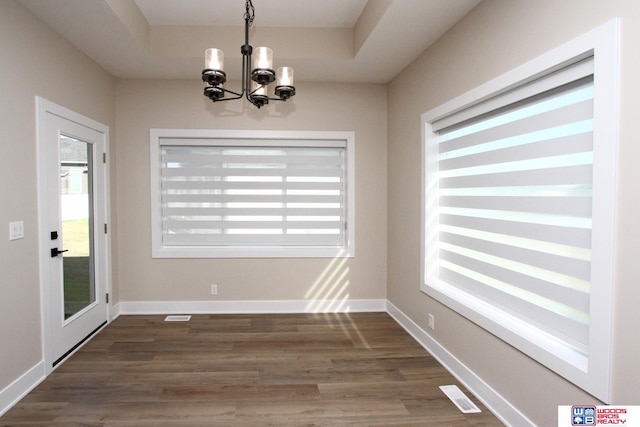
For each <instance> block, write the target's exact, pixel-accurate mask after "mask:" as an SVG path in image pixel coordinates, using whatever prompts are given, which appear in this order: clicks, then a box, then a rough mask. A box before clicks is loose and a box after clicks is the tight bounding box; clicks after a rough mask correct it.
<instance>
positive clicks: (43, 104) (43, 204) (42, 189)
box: [36, 96, 112, 375]
mask: <svg viewBox="0 0 640 427" xmlns="http://www.w3.org/2000/svg"><path fill="white" fill-rule="evenodd" d="M47 114H53V115H56V116H59V117H62V118H64V119H66V120H69V121H72V122H75V123H77V124H79V125H82V126H85V127H88V128H91V129H93V130H95V131H96V132H99V133H101V134H103V135H104V142H105V144H104V150H105V158H106V159H109V158H110V157H109V127H108V126H106V125H104V124H102V123H99V122H97V121H95V120H93V119H91V118H89V117H86V116H83V115H82V114H79V113H76V112H74V111H72V110H69V109H67V108H65V107H62V106H60V105H58V104H55V103H53V102H51V101H48V100H46V99H44V98H41V97H38V96H37V97H36V137H37V138H36V139H37V170H38V230H39V232H38V235H39V238H38V244H39V256H38V266H39V273H40V321H41V324H42V357H43V361H44V364H45V375H49V374H50V373H51V372H52V371H53V369H54V368H53V366H52V364H53V362H54V361H55V358H54V356H53V355H52V351H51V349H52V345H51V343H50V341H51V337H52V334H51V324H50V323H51V322H50V312H51V296H50V286H51V283H50V278H49V274H48V273H49V268H48V264H47V263H48V259H47V257H46V253H47V251H48V250H49V247H50V246H51V240H50V230H49V224H48V220H47V217H48V213H47V211H46V208H47V191H46V188H47V185H46V184H47V179H48V177H47V175H46V173H45V172H46V170H47V168H46V160H47V158H46V150H45V149H44V145H43V144H44V143H45V141H46V133H45V128H46V127H45V126H44V120H45V117H46V116H47ZM102 170H103V172H102V174H103V175H102V176H101V179H102V180H103V183H104V196H103V197H101V198H99V199H97V200H96V201H95V203H96V205H99V209H101V210H103V212H104V221H105V223H106V224H110V223H111V218H110V205H111V204H110V188H109V168H108V166H105V167H104V168H102ZM109 231H110V230H109ZM103 242H104V243H103V247H102V248H101V249H102V250H103V253H104V269H102V270H104V271H102V272H101V274H102V279H103V280H104V284H105V290H106V292H107V293H108V294H109V295H111V292H112V290H111V233H110V232H109V233H107V234H106V235H105V236H104V239H103ZM96 274H98V272H96ZM99 297H100V298H104V296H102V295H100V296H99ZM111 304H112V303H111V301H109V303H107V304H106V310H107V313H106V319H105V320H106V321H107V322H108V321H110V320H111V317H110V315H111V313H110V312H111ZM78 348H79V347H78ZM76 350H77V349H76Z"/></svg>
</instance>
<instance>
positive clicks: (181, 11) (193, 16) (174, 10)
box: [135, 0, 367, 28]
mask: <svg viewBox="0 0 640 427" xmlns="http://www.w3.org/2000/svg"><path fill="white" fill-rule="evenodd" d="M135 3H136V4H137V5H138V7H139V8H140V10H141V11H142V14H143V15H144V16H145V18H147V21H148V22H149V24H150V25H212V26H217V27H220V26H228V25H240V24H242V22H243V21H242V18H243V15H244V12H245V4H244V1H243V0H214V1H212V0H135ZM366 4H367V0H315V1H312V0H253V6H254V7H255V9H256V17H257V20H258V21H259V22H257V24H258V23H259V24H260V25H261V26H265V27H312V28H313V27H324V28H353V26H354V25H355V23H356V21H357V20H358V17H359V16H360V14H361V13H362V10H363V9H364V6H365V5H366ZM283 11H286V13H283ZM257 24H256V25H257Z"/></svg>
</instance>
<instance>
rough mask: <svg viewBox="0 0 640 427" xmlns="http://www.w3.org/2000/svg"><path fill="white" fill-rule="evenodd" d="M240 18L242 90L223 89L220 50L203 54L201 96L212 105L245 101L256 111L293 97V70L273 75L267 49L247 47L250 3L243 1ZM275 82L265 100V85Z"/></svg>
mask: <svg viewBox="0 0 640 427" xmlns="http://www.w3.org/2000/svg"><path fill="white" fill-rule="evenodd" d="M245 8H246V11H245V14H244V35H245V41H244V45H242V46H240V53H241V54H242V76H241V77H242V79H241V81H242V88H241V90H240V91H239V92H234V91H232V90H229V89H227V88H225V87H223V84H224V83H225V82H226V81H227V74H226V73H225V72H224V52H223V51H222V50H220V49H215V48H211V49H207V50H206V51H205V55H204V57H205V60H204V69H203V70H202V81H204V82H205V83H206V84H207V85H206V86H205V88H204V95H205V96H206V97H207V98H209V99H210V100H211V101H213V102H218V101H229V100H233V99H241V98H243V97H244V98H246V99H247V100H248V101H249V102H251V103H252V104H253V105H255V106H256V107H258V108H261V107H262V106H264V105H265V104H268V103H269V101H270V100H271V101H286V100H287V99H289V98H291V97H292V96H294V95H295V94H296V89H295V86H294V85H293V68H291V67H280V68H278V70H277V73H276V72H274V71H273V50H271V49H270V48H268V47H264V46H260V47H256V48H255V50H254V48H253V46H251V45H250V44H249V27H250V26H251V24H252V23H253V20H254V18H255V10H254V7H253V3H252V1H251V0H246V3H245ZM273 82H275V88H274V95H275V97H273V96H269V94H268V92H269V85H270V84H271V83H273Z"/></svg>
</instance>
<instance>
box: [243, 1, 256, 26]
mask: <svg viewBox="0 0 640 427" xmlns="http://www.w3.org/2000/svg"><path fill="white" fill-rule="evenodd" d="M245 8H246V11H245V12H244V20H245V21H247V23H248V24H249V26H251V24H253V20H254V18H255V17H256V10H255V8H254V7H253V2H252V1H251V0H247V2H246V4H245Z"/></svg>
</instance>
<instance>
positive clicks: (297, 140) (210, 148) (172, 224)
mask: <svg viewBox="0 0 640 427" xmlns="http://www.w3.org/2000/svg"><path fill="white" fill-rule="evenodd" d="M353 153H354V136H353V133H351V132H267V131H261V132H256V131H254V132H251V131H208V130H204V131H196V130H191V131H189V130H167V129H153V130H152V131H151V167H152V176H151V185H152V192H151V193H152V209H153V212H152V225H153V256H154V257H158V258H163V257H336V256H342V257H344V256H353V254H354V249H355V248H354V241H353V238H354V224H353V218H354V215H353V213H354V212H353V207H354V203H353V202H354V200H353V185H354V178H353V176H354V174H353V172H354V171H353V165H354V159H353Z"/></svg>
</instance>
